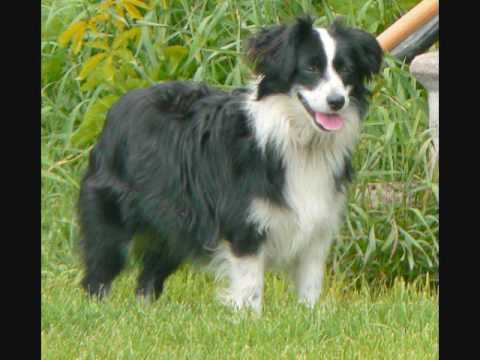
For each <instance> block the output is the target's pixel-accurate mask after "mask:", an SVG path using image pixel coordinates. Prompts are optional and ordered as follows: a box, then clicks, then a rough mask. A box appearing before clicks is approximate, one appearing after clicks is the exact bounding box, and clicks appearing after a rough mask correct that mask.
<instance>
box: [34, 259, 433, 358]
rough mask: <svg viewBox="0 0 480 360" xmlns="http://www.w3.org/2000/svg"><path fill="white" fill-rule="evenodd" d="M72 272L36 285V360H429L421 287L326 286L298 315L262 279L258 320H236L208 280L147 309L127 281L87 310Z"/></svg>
mask: <svg viewBox="0 0 480 360" xmlns="http://www.w3.org/2000/svg"><path fill="white" fill-rule="evenodd" d="M79 272H80V269H78V268H76V267H73V268H68V269H66V271H61V272H58V273H56V274H55V275H53V274H47V275H45V278H46V279H47V280H46V282H48V285H46V286H45V287H44V289H43V290H44V294H43V296H42V348H43V349H44V351H43V358H44V359H139V358H142V359H273V358H275V359H436V358H438V344H437V338H438V323H437V318H438V309H437V306H436V302H437V295H436V293H435V292H432V291H431V290H429V287H427V286H425V284H421V283H420V282H419V283H416V284H405V283H404V282H401V281H397V282H395V284H394V285H393V286H392V287H389V288H376V289H372V288H369V286H368V285H367V284H366V283H365V284H364V285H363V286H362V287H361V289H360V290H350V291H345V288H346V286H345V284H342V282H341V281H338V280H334V281H333V282H330V283H329V284H327V287H326V292H325V294H324V295H323V297H322V301H321V303H320V304H318V305H317V306H316V307H315V308H314V309H313V310H310V309H307V308H304V307H302V306H298V305H297V304H296V299H295V297H294V295H293V294H292V292H291V291H289V289H288V285H287V284H286V283H285V282H284V281H283V280H282V279H281V278H280V277H278V276H276V275H272V274H270V275H269V276H268V277H267V281H266V284H267V286H266V292H265V304H264V312H263V314H262V317H261V318H259V317H257V316H256V315H254V314H251V313H240V314H239V313H235V312H232V311H230V310H229V309H227V308H224V307H223V306H222V305H220V304H219V303H218V302H217V301H216V300H215V287H214V286H213V283H212V278H211V277H210V276H208V275H207V274H203V273H193V272H192V271H191V270H190V269H188V268H185V269H183V270H182V271H180V272H178V273H176V274H175V275H173V276H172V278H170V279H169V281H168V282H167V285H166V292H165V294H164V297H162V298H161V299H160V300H159V301H158V302H156V303H155V304H154V305H147V306H146V305H144V304H141V303H138V302H137V301H136V300H135V297H134V296H133V290H134V280H135V279H134V277H135V275H136V271H135V270H134V269H130V271H128V272H127V273H126V274H125V275H123V276H122V277H121V278H120V279H119V280H118V281H117V282H116V283H115V286H114V289H113V292H112V294H111V297H110V298H108V299H107V300H106V301H105V302H103V303H99V302H96V301H89V300H88V299H87V298H86V297H85V296H84V294H83V293H81V291H80V289H79V288H78V286H76V281H77V280H78V273H79Z"/></svg>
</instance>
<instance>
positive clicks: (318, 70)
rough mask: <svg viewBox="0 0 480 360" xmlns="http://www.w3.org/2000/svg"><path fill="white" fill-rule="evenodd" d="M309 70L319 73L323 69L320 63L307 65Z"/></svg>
mask: <svg viewBox="0 0 480 360" xmlns="http://www.w3.org/2000/svg"><path fill="white" fill-rule="evenodd" d="M307 71H308V72H312V73H319V72H320V71H321V70H320V66H318V65H310V66H308V67H307Z"/></svg>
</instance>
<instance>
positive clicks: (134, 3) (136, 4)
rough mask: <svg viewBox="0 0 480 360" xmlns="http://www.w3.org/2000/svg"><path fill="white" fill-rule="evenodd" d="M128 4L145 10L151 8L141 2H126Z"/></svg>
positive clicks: (126, 0)
mask: <svg viewBox="0 0 480 360" xmlns="http://www.w3.org/2000/svg"><path fill="white" fill-rule="evenodd" d="M124 2H126V3H130V4H132V5H135V6H138V7H139V8H142V9H145V10H150V8H151V7H150V6H148V5H147V4H145V3H144V2H143V1H140V0H124Z"/></svg>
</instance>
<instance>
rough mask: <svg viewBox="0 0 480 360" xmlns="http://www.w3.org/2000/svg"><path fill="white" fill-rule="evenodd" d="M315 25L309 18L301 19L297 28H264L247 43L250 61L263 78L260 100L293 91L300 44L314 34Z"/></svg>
mask: <svg viewBox="0 0 480 360" xmlns="http://www.w3.org/2000/svg"><path fill="white" fill-rule="evenodd" d="M312 24H313V21H312V19H311V18H309V17H303V18H298V19H297V21H296V22H295V23H294V24H293V25H289V26H286V25H278V26H272V27H269V28H263V29H261V30H260V31H259V32H258V33H257V34H255V35H254V36H253V37H251V38H250V39H249V40H248V41H247V45H246V57H247V60H248V62H249V63H250V64H251V65H252V68H253V71H254V73H255V74H257V75H260V76H262V80H261V81H260V84H259V85H258V99H261V98H262V97H264V96H267V95H270V94H273V93H279V92H287V91H289V90H290V89H289V88H290V86H291V79H292V77H293V75H294V72H295V68H296V65H297V56H296V53H297V48H298V44H299V43H300V42H301V41H302V39H303V38H305V37H306V36H308V35H309V34H310V33H311V31H312Z"/></svg>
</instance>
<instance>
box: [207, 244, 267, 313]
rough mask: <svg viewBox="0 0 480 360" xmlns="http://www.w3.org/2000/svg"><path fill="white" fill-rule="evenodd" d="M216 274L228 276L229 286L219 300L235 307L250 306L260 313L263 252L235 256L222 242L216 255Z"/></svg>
mask: <svg viewBox="0 0 480 360" xmlns="http://www.w3.org/2000/svg"><path fill="white" fill-rule="evenodd" d="M214 260H215V262H216V264H219V265H220V267H219V268H217V275H219V276H225V275H227V276H228V279H229V281H230V285H229V288H228V289H226V291H224V292H223V293H222V294H220V295H221V300H222V301H223V302H224V303H225V304H227V305H230V306H233V307H234V308H235V309H242V308H251V309H252V310H254V311H256V312H257V313H260V312H261V311H262V294H263V276H264V265H265V264H264V263H265V259H264V253H263V251H260V252H259V253H258V254H256V255H250V256H244V257H237V256H235V255H234V254H233V252H232V251H231V250H230V247H229V246H228V244H226V243H225V242H223V243H222V244H221V246H220V247H219V249H218V251H217V254H216V257H215V259H214Z"/></svg>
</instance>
